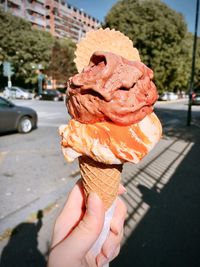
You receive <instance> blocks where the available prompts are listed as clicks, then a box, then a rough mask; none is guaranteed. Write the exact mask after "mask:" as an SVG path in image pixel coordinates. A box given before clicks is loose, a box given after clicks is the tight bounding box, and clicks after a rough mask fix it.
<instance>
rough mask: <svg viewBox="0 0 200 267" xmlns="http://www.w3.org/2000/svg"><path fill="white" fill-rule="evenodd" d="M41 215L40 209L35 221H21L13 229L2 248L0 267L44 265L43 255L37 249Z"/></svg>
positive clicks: (38, 266)
mask: <svg viewBox="0 0 200 267" xmlns="http://www.w3.org/2000/svg"><path fill="white" fill-rule="evenodd" d="M42 217H43V213H42V211H38V213H37V218H38V221H37V222H36V223H21V224H19V225H17V226H16V227H15V228H14V229H13V231H12V233H11V237H10V240H9V241H8V244H7V246H5V248H4V249H3V252H2V255H1V260H0V267H36V266H37V267H46V260H45V257H44V256H43V255H42V253H41V252H40V251H39V250H38V232H39V231H40V229H41V227H42Z"/></svg>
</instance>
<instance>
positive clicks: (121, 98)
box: [67, 51, 158, 125]
mask: <svg viewBox="0 0 200 267" xmlns="http://www.w3.org/2000/svg"><path fill="white" fill-rule="evenodd" d="M152 79H153V71H152V70H151V69H149V68H148V67H147V66H146V65H145V64H143V63H142V62H140V61H129V60H127V59H125V58H123V57H121V56H119V55H116V54H113V53H111V52H99V51H98V52H95V53H94V54H93V55H92V56H91V58H90V62H89V65H88V66H87V67H85V68H84V69H83V71H82V72H81V73H79V74H76V75H75V76H73V77H72V78H71V79H70V81H69V83H68V98H67V99H68V102H67V107H68V111H69V113H70V115H71V116H72V118H74V119H75V120H77V121H79V122H81V123H95V122H101V121H111V122H113V123H115V124H117V125H131V124H133V123H136V122H138V121H140V120H142V119H143V118H144V117H145V116H146V115H147V114H149V113H151V112H152V111H153V104H154V103H155V101H156V100H157V98H158V94H157V90H156V86H155V85H154V83H153V81H152Z"/></svg>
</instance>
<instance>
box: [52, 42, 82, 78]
mask: <svg viewBox="0 0 200 267" xmlns="http://www.w3.org/2000/svg"><path fill="white" fill-rule="evenodd" d="M74 50H75V44H74V43H73V42H72V41H71V40H70V39H61V40H56V41H55V42H54V45H53V48H52V53H51V61H50V64H49V67H48V70H47V74H48V75H49V76H52V77H53V79H56V80H57V81H60V82H62V83H63V82H64V83H65V82H66V81H67V80H68V78H69V77H70V76H72V75H73V74H74V73H75V72H76V71H77V70H76V67H75V64H74V62H73V60H74Z"/></svg>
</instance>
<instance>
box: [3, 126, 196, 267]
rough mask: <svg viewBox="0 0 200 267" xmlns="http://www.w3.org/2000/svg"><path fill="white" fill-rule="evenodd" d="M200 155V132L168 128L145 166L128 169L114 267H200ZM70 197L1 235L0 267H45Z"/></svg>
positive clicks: (124, 176) (194, 128)
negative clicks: (60, 215) (124, 214)
mask: <svg viewBox="0 0 200 267" xmlns="http://www.w3.org/2000/svg"><path fill="white" fill-rule="evenodd" d="M199 152H200V128H199V127H196V126H195V125H191V126H190V127H186V126H184V125H178V126H177V127H176V126H173V127H168V128H165V129H164V134H163V138H162V140H161V141H160V142H159V143H158V144H157V146H156V147H155V148H154V149H153V150H152V151H151V152H150V153H149V155H147V157H146V158H145V159H144V160H142V162H140V163H139V164H137V165H133V164H130V163H127V164H125V165H124V169H123V173H122V182H123V184H124V185H125V187H126V188H127V191H128V193H127V194H126V195H125V196H123V198H124V201H125V202H126V204H127V207H128V215H127V220H126V225H125V232H124V239H123V246H122V249H121V253H120V255H119V256H118V257H117V259H116V260H114V261H113V263H111V267H112V266H113V267H117V266H120V267H122V266H124V267H129V266H130V267H132V266H134V267H140V266H141V267H147V266H148V267H157V266H160V267H178V266H181V267H195V266H200V257H199V253H198V245H199V240H200V230H199V226H200V193H199V192H200V156H199ZM78 177H79V174H78V175H77V176H76V178H75V180H77V179H78ZM75 180H74V181H72V184H73V183H74V182H75ZM66 197H67V196H66V195H62V196H61V197H59V198H58V199H56V200H55V201H54V203H51V204H50V205H49V206H48V207H44V208H43V217H42V213H41V212H39V213H38V214H37V213H36V212H35V213H33V214H30V216H29V217H28V218H27V220H26V221H25V222H22V223H21V224H19V225H17V226H16V227H14V229H12V230H8V231H7V232H4V233H2V235H1V242H0V249H1V250H0V251H1V252H2V251H3V253H2V258H1V260H2V262H5V264H4V265H3V264H2V262H1V264H0V266H1V267H3V266H4V267H7V266H9V267H13V266H20V267H25V266H26V267H30V266H37V267H42V266H45V264H46V258H47V255H48V249H49V244H50V239H51V233H52V227H53V224H54V221H55V218H56V217H57V215H58V213H59V211H60V209H61V208H62V206H63V204H64V202H65V199H66ZM37 217H38V218H37ZM19 255H20V257H19ZM16 259H17V264H15V261H16ZM32 261H33V263H31V262H32Z"/></svg>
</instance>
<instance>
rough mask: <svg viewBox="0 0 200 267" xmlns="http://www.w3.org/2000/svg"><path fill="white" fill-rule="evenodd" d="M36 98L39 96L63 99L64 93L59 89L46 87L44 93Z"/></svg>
mask: <svg viewBox="0 0 200 267" xmlns="http://www.w3.org/2000/svg"><path fill="white" fill-rule="evenodd" d="M36 98H39V99H40V100H53V101H62V100H63V94H62V93H61V92H59V91H58V90H54V89H46V90H44V91H43V92H42V94H40V95H39V96H37V97H36Z"/></svg>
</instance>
